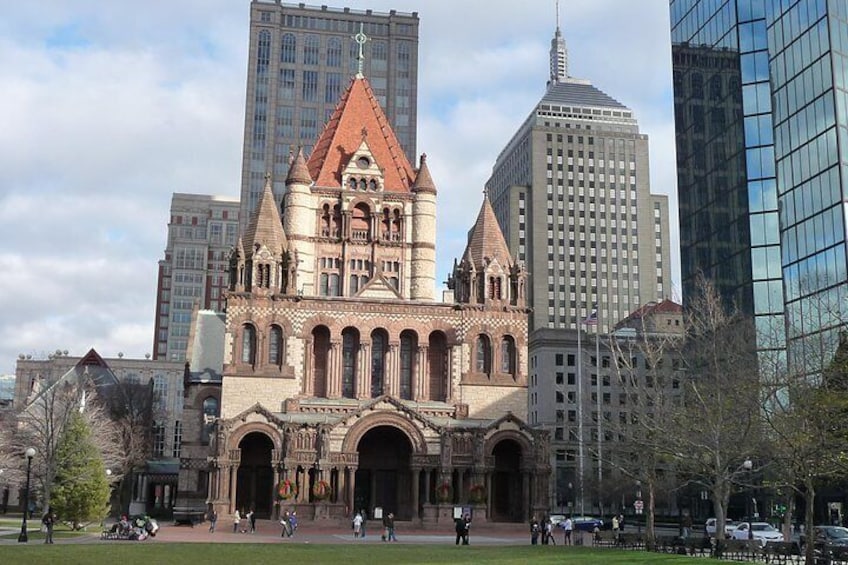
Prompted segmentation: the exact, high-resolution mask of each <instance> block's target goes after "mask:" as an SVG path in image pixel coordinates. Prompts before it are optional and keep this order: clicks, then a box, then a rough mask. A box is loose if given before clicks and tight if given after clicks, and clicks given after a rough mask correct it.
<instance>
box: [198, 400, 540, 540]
mask: <svg viewBox="0 0 848 565" xmlns="http://www.w3.org/2000/svg"><path fill="white" fill-rule="evenodd" d="M381 401H382V402H383V403H384V404H385V403H390V402H391V401H392V399H389V398H383V399H381ZM257 411H258V412H257V414H254V415H260V416H266V417H267V418H266V420H267V423H262V424H258V423H256V422H255V421H254V422H253V423H250V424H244V423H243V422H244V416H242V418H239V419H233V421H230V422H225V423H224V426H223V431H224V436H225V437H224V438H223V439H224V441H225V443H227V444H228V445H229V446H230V447H231V448H230V449H227V450H226V451H225V453H224V454H223V456H221V457H218V458H216V459H215V461H214V463H213V470H212V477H211V478H212V480H211V485H210V486H211V489H210V494H211V499H212V500H211V502H212V504H214V505H215V506H216V508H217V509H218V512H219V513H225V514H229V513H232V512H234V511H235V510H236V509H237V508H238V509H239V510H241V511H245V510H249V509H253V510H255V512H256V514H257V516H258V517H260V518H274V517H276V516H277V515H278V514H279V513H280V512H282V511H283V510H286V509H288V510H297V512H298V516H300V517H301V519H306V520H309V519H319V520H320V519H339V520H342V519H348V518H349V517H350V516H351V515H352V514H353V513H355V511H358V510H365V511H366V512H367V515H368V516H374V510H375V509H376V508H382V509H383V511H384V512H393V513H394V514H395V516H396V517H397V519H398V520H407V521H413V522H416V523H422V524H425V525H426V524H435V523H439V522H450V521H451V520H452V514H453V507H454V506H457V505H459V506H463V507H471V508H473V512H474V519H475V521H499V522H522V521H525V520H527V518H528V517H529V516H530V515H532V514H534V513H541V512H542V511H544V507H545V502H546V500H545V499H546V493H547V489H548V474H549V469H550V468H549V466H548V464H547V461H546V459H545V456H544V450H546V449H547V448H546V445H547V436H546V435H545V434H544V433H542V434H539V433H538V432H537V431H536V430H532V429H529V428H526V427H525V426H524V425H523V424H522V423H520V422H516V421H513V420H511V419H510V418H509V417H505V418H503V419H501V420H500V421H498V422H495V423H492V424H490V425H489V426H487V427H483V428H472V427H467V428H463V427H461V426H460V425H458V424H459V422H458V421H457V422H456V423H455V425H456V427H454V426H453V425H452V426H451V427H450V428H437V427H435V426H430V425H428V423H427V422H424V421H418V422H415V421H414V420H411V419H409V418H403V417H401V416H399V415H398V413H397V412H392V411H374V412H371V413H370V414H367V413H361V414H355V415H352V416H351V417H348V418H344V419H342V421H340V422H338V423H337V425H335V426H333V425H327V424H321V425H309V424H305V423H300V424H294V423H288V422H281V421H278V420H276V419H275V418H273V416H272V415H270V414H267V413H263V412H262V410H261V408H257ZM254 420H255V418H254ZM241 425H246V426H247V427H248V428H247V429H249V430H250V431H246V432H242V433H239V431H238V430H239V428H240V426H241ZM334 446H337V449H333V448H334ZM540 450H541V451H540ZM283 483H287V484H288V485H290V486H289V487H288V488H286V489H283V490H284V496H283V497H281V496H279V494H278V493H279V489H280V486H281V485H282V484H283Z"/></svg>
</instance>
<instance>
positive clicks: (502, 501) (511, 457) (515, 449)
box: [492, 439, 525, 522]
mask: <svg viewBox="0 0 848 565" xmlns="http://www.w3.org/2000/svg"><path fill="white" fill-rule="evenodd" d="M492 456H493V457H494V459H495V469H494V472H493V473H492V520H494V521H497V522H523V521H524V518H525V516H524V504H523V500H522V497H521V445H519V443H518V442H517V441H515V440H512V439H504V440H501V441H499V442H498V443H497V444H496V445H495V447H494V449H493V450H492Z"/></svg>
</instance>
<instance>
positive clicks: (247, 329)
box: [241, 324, 256, 365]
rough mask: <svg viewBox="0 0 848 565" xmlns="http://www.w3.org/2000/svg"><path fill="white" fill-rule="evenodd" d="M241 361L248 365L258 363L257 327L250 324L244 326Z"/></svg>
mask: <svg viewBox="0 0 848 565" xmlns="http://www.w3.org/2000/svg"><path fill="white" fill-rule="evenodd" d="M241 362H242V363H247V364H248V365H254V364H255V363H256V328H254V327H253V326H251V325H250V324H245V325H244V326H242V331H241Z"/></svg>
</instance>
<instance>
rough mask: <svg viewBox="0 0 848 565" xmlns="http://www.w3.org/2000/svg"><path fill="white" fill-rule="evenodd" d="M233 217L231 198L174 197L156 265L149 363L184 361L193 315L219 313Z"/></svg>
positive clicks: (235, 231) (234, 231)
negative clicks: (154, 313)
mask: <svg viewBox="0 0 848 565" xmlns="http://www.w3.org/2000/svg"><path fill="white" fill-rule="evenodd" d="M238 214H239V201H238V199H236V198H228V197H224V196H209V195H205V194H180V193H174V195H173V197H172V199H171V219H170V221H169V222H168V242H167V244H166V247H165V258H164V259H162V260H161V261H159V274H158V283H157V289H156V323H155V333H154V343H153V358H154V359H162V360H168V361H185V358H186V357H185V355H186V348H187V347H188V339H189V329H190V327H191V322H192V312H193V311H194V309H195V308H199V309H201V310H214V311H216V312H222V311H223V309H224V291H225V290H226V289H227V269H228V268H229V260H230V252H231V251H232V248H233V246H234V245H235V244H236V241H237V236H238Z"/></svg>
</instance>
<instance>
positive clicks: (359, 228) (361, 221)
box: [350, 181, 371, 241]
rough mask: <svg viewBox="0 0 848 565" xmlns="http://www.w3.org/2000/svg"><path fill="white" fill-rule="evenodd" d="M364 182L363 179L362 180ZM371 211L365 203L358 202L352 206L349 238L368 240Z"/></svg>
mask: <svg viewBox="0 0 848 565" xmlns="http://www.w3.org/2000/svg"><path fill="white" fill-rule="evenodd" d="M362 182H365V181H362ZM370 220H371V211H370V210H369V209H368V206H367V205H366V204H365V203H362V202H360V203H359V204H357V205H356V206H355V207H354V208H353V215H352V217H351V221H350V229H351V238H352V239H354V240H359V241H368V240H369V239H370V236H371V221H370Z"/></svg>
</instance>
